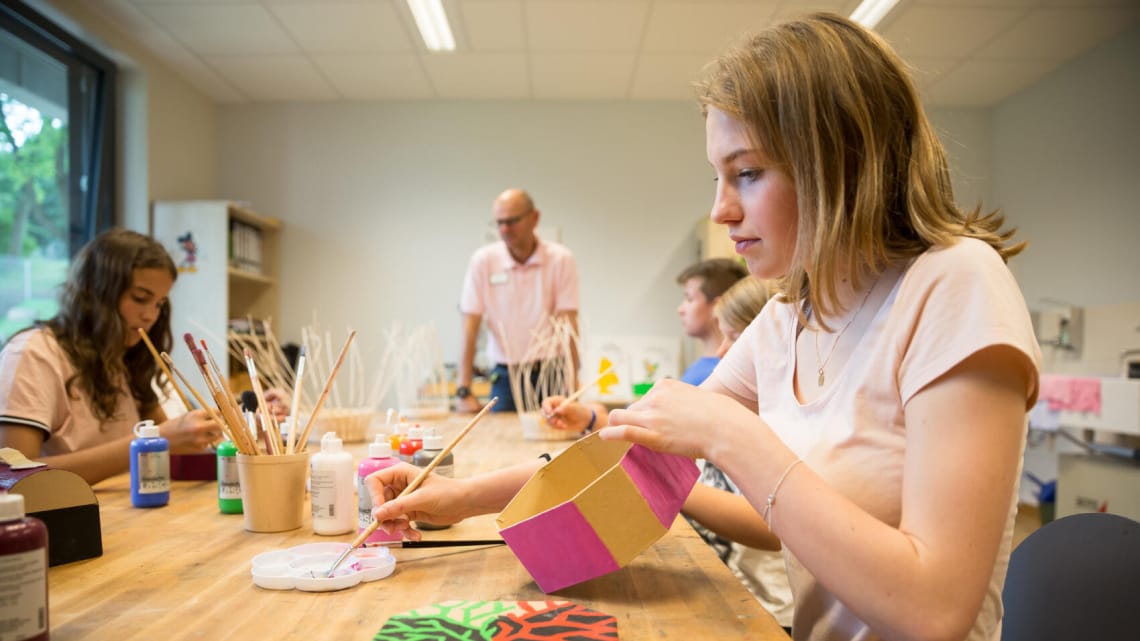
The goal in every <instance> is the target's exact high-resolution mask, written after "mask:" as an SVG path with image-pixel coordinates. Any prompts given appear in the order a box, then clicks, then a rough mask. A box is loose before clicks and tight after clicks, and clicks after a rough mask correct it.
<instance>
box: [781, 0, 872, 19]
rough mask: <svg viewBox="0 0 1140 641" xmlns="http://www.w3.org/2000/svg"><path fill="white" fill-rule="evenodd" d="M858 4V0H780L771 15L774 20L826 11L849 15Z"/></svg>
mask: <svg viewBox="0 0 1140 641" xmlns="http://www.w3.org/2000/svg"><path fill="white" fill-rule="evenodd" d="M857 6H859V0H830V1H828V0H819V1H814V0H790V1H787V2H781V3H780V7H779V8H778V9H776V13H775V15H774V16H772V17H773V19H774V20H775V21H784V20H790V19H792V18H798V17H800V16H802V15H805V14H808V13H815V12H817V11H827V12H830V13H837V14H839V15H841V16H849V15H851V12H852V11H854V10H855V7H857Z"/></svg>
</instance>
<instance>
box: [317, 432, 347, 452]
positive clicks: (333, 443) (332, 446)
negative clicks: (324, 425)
mask: <svg viewBox="0 0 1140 641" xmlns="http://www.w3.org/2000/svg"><path fill="white" fill-rule="evenodd" d="M343 445H344V441H342V440H340V439H339V438H337V437H336V432H325V433H324V434H323V435H322V436H321V452H322V453H324V454H336V453H337V452H339V451H341V450H342V449H344V448H343Z"/></svg>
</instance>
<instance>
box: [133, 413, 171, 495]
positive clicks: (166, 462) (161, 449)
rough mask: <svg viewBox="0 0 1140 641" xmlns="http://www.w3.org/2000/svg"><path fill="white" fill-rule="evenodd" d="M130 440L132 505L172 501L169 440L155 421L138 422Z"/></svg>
mask: <svg viewBox="0 0 1140 641" xmlns="http://www.w3.org/2000/svg"><path fill="white" fill-rule="evenodd" d="M134 431H135V440H133V441H131V505H134V506H135V507H161V506H163V505H166V504H167V503H169V502H170V443H168V442H167V441H166V439H165V438H163V437H162V435H161V434H159V431H158V426H157V425H155V424H154V421H151V420H146V421H140V422H139V423H138V424H137V425H135V430H134Z"/></svg>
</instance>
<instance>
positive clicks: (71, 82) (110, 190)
mask: <svg viewBox="0 0 1140 641" xmlns="http://www.w3.org/2000/svg"><path fill="white" fill-rule="evenodd" d="M0 29H4V30H6V31H8V32H9V33H11V34H12V35H14V36H16V37H17V38H20V39H21V40H23V41H24V42H26V43H28V44H29V45H30V46H32V47H35V48H36V49H38V50H40V51H41V52H42V53H44V54H45V55H48V56H50V57H52V58H54V59H55V60H58V61H59V62H60V63H61V64H63V65H64V66H66V67H67V83H68V87H67V96H68V99H67V103H68V104H67V111H68V164H69V170H68V194H67V197H68V216H69V219H70V220H69V225H68V238H67V245H68V256H69V257H72V258H74V257H75V254H76V253H77V252H78V251H79V249H80V248H81V247H83V245H85V244H86V243H87V241H89V240H91V239H92V238H94V237H95V235H96V234H98V233H99V232H101V231H103V230H105V229H108V228H110V227H113V226H114V225H115V211H116V209H117V204H118V199H117V194H116V193H115V173H116V171H115V164H116V153H115V144H116V143H115V141H116V130H115V129H116V128H115V117H116V108H117V103H116V97H115V92H116V77H117V75H118V69H117V67H116V66H115V64H114V63H113V62H112V61H111V60H110V59H109V58H107V57H106V56H104V55H102V54H101V53H99V52H98V51H96V50H95V49H94V48H92V47H91V46H90V45H88V44H86V43H84V42H83V41H81V40H79V39H78V38H76V37H75V36H73V35H72V34H70V33H68V32H67V31H66V30H64V29H63V28H61V27H60V26H59V25H57V24H55V23H54V22H52V21H51V20H50V19H48V18H47V17H45V16H44V15H42V14H40V13H39V12H37V11H35V10H33V9H32V8H31V7H28V6H27V5H25V4H23V3H22V2H18V1H17V2H12V3H8V2H5V3H3V4H0ZM88 78H90V79H91V80H90V84H91V86H90V87H88V86H86V85H87V84H88ZM88 96H90V99H89V100H88ZM85 183H86V187H87V188H86V189H85V188H84V184H85Z"/></svg>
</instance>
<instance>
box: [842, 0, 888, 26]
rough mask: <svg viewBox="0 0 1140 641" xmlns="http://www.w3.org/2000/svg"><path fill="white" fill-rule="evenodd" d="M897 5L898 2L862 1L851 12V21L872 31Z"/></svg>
mask: <svg viewBox="0 0 1140 641" xmlns="http://www.w3.org/2000/svg"><path fill="white" fill-rule="evenodd" d="M898 3H899V0H863V2H861V3H859V6H858V7H855V10H854V11H852V12H851V19H852V20H854V21H855V22H858V23H859V24H861V25H863V26H864V27H867V28H868V29H874V28H875V25H877V24H879V21H880V20H882V19H883V16H885V15H887V12H889V11H890V10H891V9H893V8H894V7H895V5H896V4H898Z"/></svg>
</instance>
